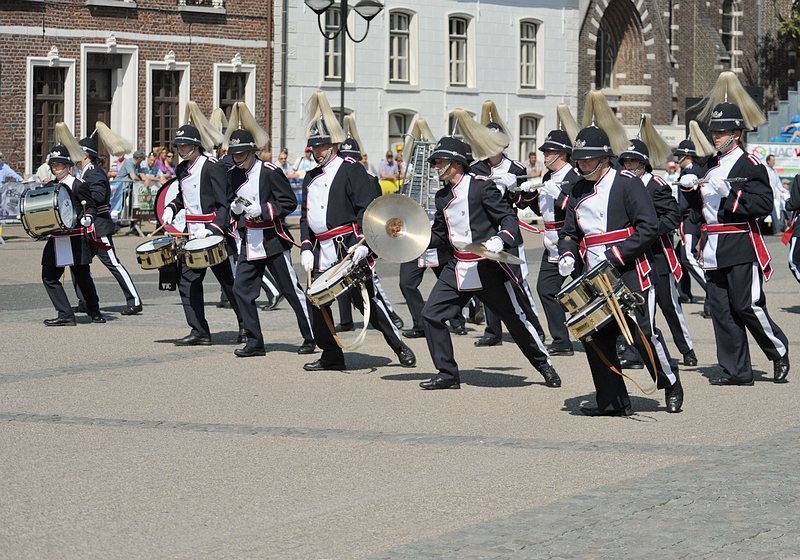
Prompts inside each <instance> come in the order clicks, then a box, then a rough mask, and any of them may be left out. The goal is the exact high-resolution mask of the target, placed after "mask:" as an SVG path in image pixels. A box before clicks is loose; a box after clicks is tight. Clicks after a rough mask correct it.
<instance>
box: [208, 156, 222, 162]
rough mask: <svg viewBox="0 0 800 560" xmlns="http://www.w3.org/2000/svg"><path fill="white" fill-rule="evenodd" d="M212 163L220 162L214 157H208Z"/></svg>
mask: <svg viewBox="0 0 800 560" xmlns="http://www.w3.org/2000/svg"><path fill="white" fill-rule="evenodd" d="M206 157H207V158H208V161H210V162H211V163H217V162H218V161H219V160H218V159H217V158H215V157H214V156H206Z"/></svg>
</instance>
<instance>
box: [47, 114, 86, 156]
mask: <svg viewBox="0 0 800 560" xmlns="http://www.w3.org/2000/svg"><path fill="white" fill-rule="evenodd" d="M55 136H56V142H58V143H59V144H61V145H62V146H64V147H65V148H66V149H67V151H68V152H69V157H70V159H71V160H72V161H73V162H75V163H77V162H79V161H83V158H85V157H86V152H84V151H83V148H82V147H81V145H80V144H79V143H78V140H77V139H76V138H75V136H73V135H72V132H71V131H70V130H69V127H68V126H67V125H66V123H63V122H57V123H56V126H55Z"/></svg>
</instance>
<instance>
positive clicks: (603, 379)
mask: <svg viewBox="0 0 800 560" xmlns="http://www.w3.org/2000/svg"><path fill="white" fill-rule="evenodd" d="M623 134H624V132H623ZM622 138H623V140H624V135H623V136H622ZM612 157H613V151H612V147H611V142H610V141H609V137H608V135H607V134H606V133H605V131H604V130H603V129H601V128H598V127H596V126H589V127H587V128H584V129H583V130H581V131H580V132H579V133H578V136H577V138H576V139H575V144H574V147H573V150H572V159H573V160H575V161H577V168H578V170H579V172H580V174H581V175H582V177H583V178H582V180H581V181H578V183H577V184H576V185H575V186H574V187H573V189H572V196H571V197H570V200H569V203H568V205H567V212H566V215H565V218H564V226H563V228H562V229H561V231H560V232H559V234H558V236H559V240H558V253H559V261H558V266H559V271H560V272H561V275H562V276H568V275H569V274H571V273H572V272H573V270H574V267H575V261H576V259H577V256H578V255H579V253H580V247H581V244H583V246H585V250H586V252H585V261H586V266H587V268H589V269H591V268H593V267H594V266H595V265H597V264H599V263H601V262H603V261H607V262H608V263H609V264H611V265H612V266H613V267H614V268H615V269H617V271H619V273H620V275H621V276H622V280H623V281H624V282H625V284H626V285H627V286H628V288H629V289H630V290H631V291H632V292H634V293H640V294H642V296H643V297H644V300H645V302H648V307H647V308H643V307H644V306H636V307H635V308H634V313H635V315H636V323H637V324H638V325H639V328H637V329H634V344H635V346H636V347H637V349H638V350H639V352H640V353H641V354H642V355H643V356H644V355H647V356H649V355H651V354H652V352H651V351H650V349H651V348H655V353H656V354H658V355H659V358H660V359H659V360H657V361H656V360H655V359H653V360H646V362H647V367H648V370H649V371H650V373H651V375H652V376H653V377H654V378H657V379H658V384H659V386H661V387H663V388H664V389H665V393H666V395H665V396H666V401H667V412H679V411H680V409H681V406H682V404H683V389H682V387H681V384H680V381H679V379H678V377H677V375H676V374H675V373H673V372H672V371H671V370H670V369H669V364H666V367H665V364H664V362H665V360H664V359H663V357H662V356H661V355H662V353H663V352H665V351H666V350H665V349H664V348H663V344H662V343H661V342H660V341H659V340H658V339H657V337H655V336H653V325H652V323H651V321H650V314H649V309H648V308H649V307H651V306H652V303H651V302H650V298H652V297H653V294H652V290H651V279H650V263H649V262H648V260H647V257H646V252H647V250H648V248H649V247H650V246H651V245H652V244H653V242H655V241H656V239H657V238H658V217H657V216H656V211H655V207H654V206H653V201H652V198H651V197H650V195H649V194H648V193H647V192H646V191H645V189H644V188H643V187H642V182H641V180H640V179H639V178H637V177H636V176H635V175H634V174H633V173H630V172H629V171H617V170H616V169H614V168H613V167H612V166H611V158H612ZM625 317H626V319H625V320H626V321H628V323H631V322H632V321H630V320H628V319H627V316H625ZM619 334H620V327H619V325H618V324H617V322H616V321H612V322H610V323H608V324H607V325H605V326H603V327H601V328H600V329H599V330H598V331H597V332H595V333H593V334H592V338H591V340H590V341H587V343H585V344H584V349H585V351H586V358H587V360H588V362H589V368H590V369H591V371H592V379H593V381H594V386H595V390H596V399H597V406H596V407H585V408H581V411H582V412H583V413H584V414H586V415H587V416H629V415H631V414H633V411H632V409H631V402H630V397H629V396H628V391H627V389H626V388H625V382H624V380H623V377H622V375H621V372H620V370H619V368H620V365H619V358H618V357H617V352H616V341H617V336H618V335H619ZM659 346H660V348H659ZM656 362H657V363H656Z"/></svg>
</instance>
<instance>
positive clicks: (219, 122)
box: [208, 107, 228, 141]
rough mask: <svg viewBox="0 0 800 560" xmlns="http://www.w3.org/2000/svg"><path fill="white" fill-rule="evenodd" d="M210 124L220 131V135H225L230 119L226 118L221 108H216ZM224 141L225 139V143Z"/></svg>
mask: <svg viewBox="0 0 800 560" xmlns="http://www.w3.org/2000/svg"><path fill="white" fill-rule="evenodd" d="M208 122H209V123H211V126H213V127H214V129H215V130H218V131H219V133H220V134H224V133H225V129H226V128H228V117H226V116H225V111H223V110H222V109H220V108H219V107H215V108H214V110H213V111H211V116H210V117H209V119H208ZM224 140H225V139H224V137H223V141H224Z"/></svg>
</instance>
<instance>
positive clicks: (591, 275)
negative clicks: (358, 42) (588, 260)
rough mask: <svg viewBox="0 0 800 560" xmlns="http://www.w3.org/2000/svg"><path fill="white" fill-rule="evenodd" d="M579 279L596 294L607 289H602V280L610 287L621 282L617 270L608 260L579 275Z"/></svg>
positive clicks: (600, 294)
mask: <svg viewBox="0 0 800 560" xmlns="http://www.w3.org/2000/svg"><path fill="white" fill-rule="evenodd" d="M581 280H582V281H583V283H584V285H585V286H586V287H587V288H588V289H589V290H591V291H592V292H594V293H595V295H597V296H602V295H603V294H604V293H605V292H606V291H608V290H607V289H603V288H604V286H605V284H604V281H605V282H608V286H611V287H612V288H616V287H617V284H620V283H621V282H622V278H621V277H620V275H619V272H617V270H616V269H615V268H614V267H613V266H611V263H609V262H608V261H603V262H601V263H598V264H596V265H595V266H594V267H593V268H592V269H591V270H590V271H589V272H587V273H586V274H584V275H583V276H582V277H581Z"/></svg>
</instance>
